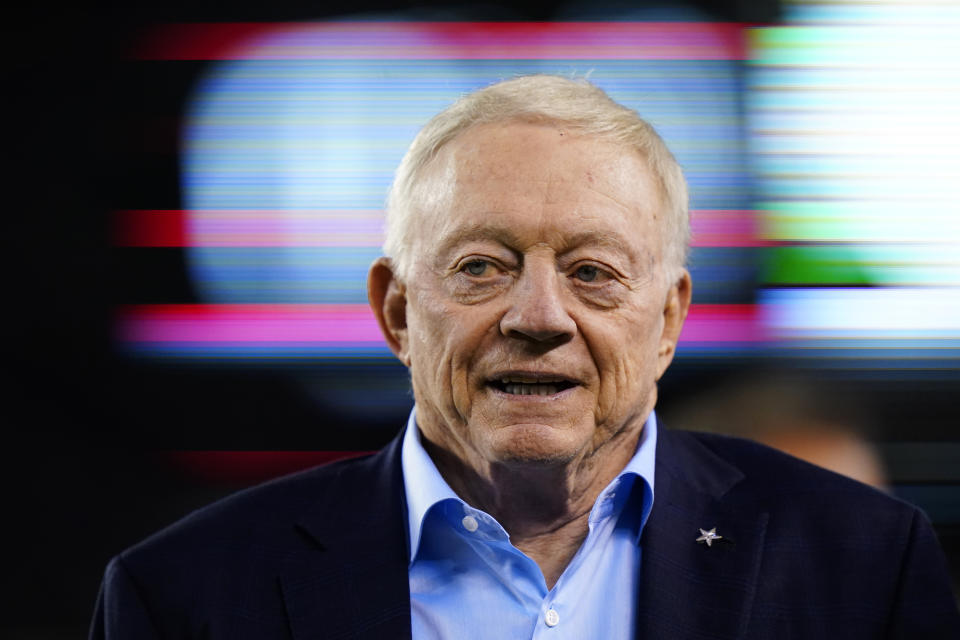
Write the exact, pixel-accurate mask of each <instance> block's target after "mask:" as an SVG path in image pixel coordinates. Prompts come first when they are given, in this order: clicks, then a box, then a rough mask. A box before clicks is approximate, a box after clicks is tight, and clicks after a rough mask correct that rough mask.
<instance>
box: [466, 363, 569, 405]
mask: <svg viewBox="0 0 960 640" xmlns="http://www.w3.org/2000/svg"><path fill="white" fill-rule="evenodd" d="M504 380H507V381H508V382H507V383H504V382H503V381H504ZM512 383H524V384H554V385H558V386H560V387H562V388H561V389H560V390H559V391H557V392H556V393H551V394H539V393H536V394H534V393H531V394H521V393H508V392H507V390H506V388H505V387H506V385H507V384H512ZM581 385H582V383H581V382H580V381H579V380H577V379H576V378H571V377H570V376H568V375H564V374H561V373H557V372H554V371H543V370H530V369H511V370H506V371H498V372H497V373H496V374H494V375H492V376H490V377H488V378H487V380H486V382H485V384H484V386H485V387H486V388H487V389H489V390H490V391H491V392H492V393H493V394H494V395H495V396H496V397H498V398H502V399H504V400H510V401H513V402H517V401H519V402H552V401H556V400H559V399H562V398H563V397H565V396H567V395H570V394H571V393H573V392H574V391H575V390H576V389H577V388H578V387H580V386H581Z"/></svg>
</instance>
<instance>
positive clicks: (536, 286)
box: [500, 260, 577, 343]
mask: <svg viewBox="0 0 960 640" xmlns="http://www.w3.org/2000/svg"><path fill="white" fill-rule="evenodd" d="M562 279H563V276H562V275H560V274H558V273H557V270H556V267H554V265H553V261H552V260H550V261H543V262H539V261H537V262H535V261H532V260H531V261H528V262H527V264H526V265H524V269H523V272H522V273H521V275H520V279H519V281H518V282H517V284H516V286H514V287H513V289H512V291H511V292H510V293H509V294H508V295H509V296H510V308H509V309H508V310H507V312H506V313H505V314H504V315H503V317H502V318H501V319H500V333H502V334H503V335H505V336H507V337H512V338H520V339H524V340H530V341H533V342H557V343H562V342H566V341H568V340H570V339H571V338H572V337H573V336H574V335H575V334H576V332H577V323H576V322H575V321H574V319H573V318H572V317H570V314H569V313H568V311H567V308H566V306H565V303H564V291H563V282H562Z"/></svg>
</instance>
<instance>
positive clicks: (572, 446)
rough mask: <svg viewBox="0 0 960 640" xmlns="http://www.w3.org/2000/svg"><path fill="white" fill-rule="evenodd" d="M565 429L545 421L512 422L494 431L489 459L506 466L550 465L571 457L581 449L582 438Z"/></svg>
mask: <svg viewBox="0 0 960 640" xmlns="http://www.w3.org/2000/svg"><path fill="white" fill-rule="evenodd" d="M576 435H578V434H575V433H572V432H571V431H570V430H569V429H558V428H556V427H553V426H550V425H545V424H515V425H510V426H508V427H502V428H500V429H498V430H497V432H496V433H495V434H493V437H492V438H491V442H490V443H489V444H490V447H489V450H490V454H491V455H490V460H491V461H493V462H500V463H503V464H508V465H531V466H541V467H550V466H557V465H564V464H567V463H569V462H570V461H572V460H574V459H575V458H576V457H577V455H578V454H579V453H580V452H581V451H582V449H583V442H581V440H582V438H577V437H576Z"/></svg>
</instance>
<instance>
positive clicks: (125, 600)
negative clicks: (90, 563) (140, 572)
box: [89, 556, 161, 640]
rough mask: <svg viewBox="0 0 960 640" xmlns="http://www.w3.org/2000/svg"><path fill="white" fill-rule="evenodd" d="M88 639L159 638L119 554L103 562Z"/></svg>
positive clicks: (150, 639) (138, 590)
mask: <svg viewBox="0 0 960 640" xmlns="http://www.w3.org/2000/svg"><path fill="white" fill-rule="evenodd" d="M89 637H90V640H159V638H160V637H161V636H160V634H159V632H158V631H157V627H156V625H155V624H154V623H153V620H152V619H151V617H150V612H149V610H148V608H147V605H146V603H145V602H144V600H143V597H142V596H141V593H140V589H139V588H138V587H137V585H136V583H135V582H134V580H133V578H132V577H131V576H130V573H129V572H128V571H127V569H126V567H125V566H124V565H123V560H121V558H120V557H119V556H117V557H115V558H114V559H113V560H111V561H110V564H108V565H107V570H106V572H105V573H104V577H103V584H101V585H100V594H99V595H98V596H97V604H96V608H95V610H94V614H93V622H92V623H91V625H90V636H89Z"/></svg>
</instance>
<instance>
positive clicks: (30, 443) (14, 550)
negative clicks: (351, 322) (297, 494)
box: [0, 0, 960, 638]
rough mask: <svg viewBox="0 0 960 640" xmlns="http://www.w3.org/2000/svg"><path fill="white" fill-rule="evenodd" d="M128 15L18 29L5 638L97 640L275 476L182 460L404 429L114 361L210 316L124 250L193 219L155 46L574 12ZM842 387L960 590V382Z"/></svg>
mask: <svg viewBox="0 0 960 640" xmlns="http://www.w3.org/2000/svg"><path fill="white" fill-rule="evenodd" d="M592 4H593V6H594V7H596V6H598V5H596V3H592ZM689 4H690V5H691V6H693V7H694V8H695V9H696V10H698V11H699V12H701V18H700V19H716V20H718V21H734V22H744V23H756V24H769V23H775V22H776V20H777V18H778V17H779V15H780V7H779V4H778V3H777V2H775V1H773V0H753V1H750V0H740V1H738V2H727V3H720V2H693V3H689ZM117 5H118V6H111V5H109V4H107V3H102V4H100V5H95V6H78V5H70V6H67V5H49V4H48V5H44V6H43V7H41V8H37V9H19V10H15V11H14V12H13V13H12V14H11V16H10V17H9V22H8V30H9V31H10V32H11V35H10V36H9V37H8V39H7V40H6V45H7V48H8V52H7V55H6V56H5V58H4V59H5V64H6V66H7V71H8V73H7V78H8V83H7V84H8V87H9V88H8V90H7V91H6V92H5V101H6V102H7V103H8V104H7V107H8V110H7V113H8V115H7V117H6V125H7V126H6V132H5V133H6V138H7V140H8V144H7V145H6V150H7V158H8V160H7V165H8V167H12V168H13V174H12V175H11V176H10V179H9V181H8V184H7V193H8V194H9V195H10V196H11V198H10V199H9V200H8V203H9V204H8V209H7V212H6V213H7V215H6V220H7V221H8V224H9V225H10V226H9V231H8V234H7V242H6V247H7V251H6V252H5V254H6V256H7V257H8V258H9V261H8V265H7V268H6V269H5V273H6V282H7V285H8V286H7V296H6V299H7V301H8V302H7V304H6V305H5V309H6V312H5V316H6V319H7V326H8V330H7V334H6V336H7V339H6V340H5V343H4V344H5V347H4V349H5V354H6V358H5V360H6V361H7V363H8V368H7V370H8V382H7V383H6V384H5V391H6V394H5V395H6V402H5V403H4V404H5V406H6V408H7V411H6V414H7V419H6V420H4V426H5V428H4V430H3V431H4V435H5V439H6V446H5V447H3V451H4V453H5V456H4V458H5V459H4V464H3V465H0V468H2V474H3V477H2V486H3V496H4V500H3V505H4V507H5V511H6V513H5V517H4V518H3V520H4V522H5V526H4V527H3V529H4V532H5V534H6V535H5V537H7V543H6V544H5V545H4V546H3V549H4V550H6V552H7V554H6V555H7V558H6V562H4V566H3V570H2V571H0V585H2V592H0V598H2V602H3V603H4V607H3V608H4V615H3V620H2V622H0V635H2V636H3V637H5V638H68V637H82V636H83V635H84V634H85V632H86V627H87V624H88V621H89V618H90V614H91V612H92V607H93V603H94V599H95V597H96V592H97V586H98V584H99V580H100V576H101V574H102V571H103V567H104V566H105V564H106V562H107V561H108V559H109V558H110V556H112V555H114V554H115V553H117V552H119V551H120V550H122V549H123V548H125V547H127V546H129V545H131V544H133V543H134V542H136V541H137V540H139V539H142V538H143V537H144V536H146V535H147V534H149V533H150V532H152V531H154V530H156V529H157V528H159V527H161V526H163V525H164V524H167V523H169V522H171V521H173V520H175V519H176V518H178V517H180V516H182V515H184V514H185V513H187V512H188V511H190V510H191V509H193V508H196V507H197V506H200V505H202V504H204V503H207V502H210V501H211V500H213V499H215V498H217V497H219V496H221V495H224V494H225V493H228V492H230V491H233V490H236V489H238V488H240V487H242V486H245V485H247V484H249V483H250V482H253V481H255V480H256V479H258V477H262V476H265V475H269V470H266V471H260V472H258V471H254V472H251V473H247V474H246V475H242V474H237V473H221V474H217V473H213V474H210V473H207V474H204V473H200V472H198V470H197V468H196V467H195V466H191V465H190V464H188V463H185V462H184V460H183V459H182V458H178V457H177V456H176V455H174V454H173V453H171V452H175V451H177V450H203V449H212V450H231V449H237V450H315V451H363V450H371V449H375V448H378V447H379V446H381V445H382V444H383V443H385V442H386V441H387V440H389V439H390V438H391V437H392V436H393V435H394V434H395V433H396V431H397V429H398V427H399V425H400V424H402V420H403V419H404V416H398V417H397V418H396V419H390V420H382V421H380V422H372V423H371V422H369V421H367V422H364V421H360V422H359V423H358V421H357V420H356V419H355V418H354V417H352V416H346V415H338V414H337V412H336V411H334V410H332V409H331V408H330V407H324V406H321V405H319V404H318V403H317V402H316V401H315V400H313V399H312V398H311V397H310V395H309V394H308V393H307V391H306V389H305V388H304V386H303V385H302V384H301V383H300V382H299V381H298V380H297V378H296V376H295V375H292V374H291V373H290V372H285V371H282V370H279V369H273V370H271V369H263V368H261V369H244V368H242V367H230V368H225V367H220V368H217V367H205V368H192V369H185V368H183V367H176V366H174V365H162V364H156V363H154V364H150V363H147V362H144V361H135V360H128V359H126V358H125V357H123V356H121V355H120V354H118V353H116V352H115V351H114V349H113V346H112V344H111V339H110V326H111V325H110V320H111V313H112V309H113V308H114V306H115V305H118V304H132V303H145V302H151V303H162V302H171V303H174V302H179V303H189V302H196V301H197V300H196V298H195V294H194V292H193V291H192V289H191V284H190V281H189V279H188V276H187V272H186V265H185V262H184V257H183V255H182V252H181V251H180V250H179V249H167V248H153V249H122V248H111V246H110V244H111V243H110V235H111V226H110V212H111V211H114V210H117V209H138V208H142V209H176V208H179V207H180V206H181V205H180V194H179V188H178V172H179V167H178V156H177V141H178V131H179V125H180V119H181V117H182V107H183V104H184V100H185V98H186V96H187V94H188V92H189V91H190V89H191V86H192V83H193V81H194V79H195V78H196V76H197V74H198V73H199V71H200V70H201V69H202V68H203V65H202V63H197V62H144V61H133V60H131V59H130V58H129V56H128V53H129V51H130V50H131V48H132V47H133V46H134V45H135V44H136V43H137V41H138V38H139V37H140V34H141V33H142V32H143V30H144V29H145V28H147V27H149V26H151V25H153V24H156V23H159V22H191V21H218V22H219V21H280V20H283V21H286V20H298V19H322V18H325V17H337V16H341V15H347V14H351V15H356V14H357V13H358V12H359V13H363V12H371V13H379V14H381V15H382V16H383V17H389V15H390V14H388V13H387V12H390V11H392V10H395V9H404V10H405V11H406V12H407V13H406V14H405V15H407V16H408V17H416V18H419V19H460V20H483V19H493V20H499V19H502V20H549V19H551V18H554V17H556V16H557V15H558V12H559V9H558V7H557V5H556V3H555V2H549V1H541V2H535V1H530V0H525V1H523V2H520V3H519V4H517V3H510V4H509V5H508V4H507V3H503V4H497V3H487V4H484V5H476V4H474V5H472V6H471V8H470V9H467V10H465V9H462V8H458V7H456V6H455V5H453V4H445V3H436V2H426V3H420V4H418V5H417V6H416V7H413V8H412V13H411V6H410V5H409V3H405V4H404V5H400V4H399V3H390V2H370V1H369V0H358V1H357V2H350V3H334V4H329V3H328V4H320V3H315V2H281V3H262V2H257V3H253V2H240V3H230V4H229V6H227V5H226V4H225V3H215V2H213V1H212V0H201V1H199V2H186V1H179V2H159V1H155V0H151V1H150V2H146V3H139V4H138V5H137V6H134V7H128V6H119V5H121V3H117ZM610 6H611V8H612V10H615V9H617V8H618V7H619V8H622V7H628V8H629V7H637V6H648V7H652V6H654V5H653V4H651V3H644V2H633V3H621V4H619V5H614V4H611V5H610ZM350 366H351V365H348V364H344V365H342V367H341V368H337V367H328V369H327V370H326V372H325V373H324V375H330V376H339V375H349V373H350ZM773 366H774V365H771V363H770V362H768V361H761V360H756V361H752V360H749V359H745V360H738V361H736V362H732V361H702V362H696V361H683V362H680V363H678V364H677V365H675V366H674V369H672V370H671V372H670V374H668V376H667V377H666V379H665V380H664V382H663V384H662V386H661V403H660V406H661V407H662V408H663V411H664V413H667V414H669V412H670V408H671V405H674V406H675V405H677V404H679V403H680V402H686V401H687V400H688V398H690V397H691V396H693V395H696V394H699V393H706V392H710V391H711V390H716V389H722V388H723V387H722V385H723V384H729V383H730V381H731V379H733V378H742V379H749V378H750V376H763V375H765V374H767V373H768V372H769V370H770V369H771V367H773ZM391 367H392V368H393V369H399V365H391ZM774 368H776V367H774ZM808 375H809V374H808ZM825 376H827V374H823V375H818V376H817V377H818V378H820V379H819V381H818V382H819V383H820V384H821V385H822V386H821V388H823V389H829V392H824V394H823V396H822V400H823V401H822V402H818V403H817V406H816V407H813V408H811V411H813V412H821V413H822V414H823V415H825V416H826V417H827V418H828V419H829V418H832V417H836V416H838V415H839V416H842V414H844V413H845V412H848V411H850V410H851V409H850V407H856V408H857V409H856V412H857V413H858V420H860V421H861V422H863V423H866V424H869V433H868V435H869V437H870V438H871V439H872V440H875V441H877V442H879V443H881V451H882V452H884V455H885V456H886V458H887V462H888V464H889V466H890V471H891V475H892V479H893V481H894V482H895V483H899V484H900V485H902V486H904V487H907V488H908V489H910V487H912V488H913V489H915V494H916V495H920V494H923V490H924V489H925V488H929V487H931V486H932V487H933V489H937V488H939V489H941V491H940V493H936V492H935V493H934V494H930V495H932V496H933V497H932V498H926V500H927V501H928V503H927V504H924V505H922V506H924V507H925V508H928V511H930V512H931V516H932V517H933V519H934V520H935V524H936V525H937V528H938V532H939V534H940V535H941V540H942V541H943V543H944V545H945V547H946V548H947V550H948V552H949V553H950V554H951V558H952V562H953V567H954V573H955V575H956V574H957V573H960V571H958V570H957V564H958V558H960V525H958V524H957V522H956V521H955V520H953V519H952V518H951V517H949V514H950V513H955V512H956V510H957V506H956V496H957V491H956V488H955V486H956V485H957V484H960V478H958V477H956V476H957V475H960V474H958V472H956V471H951V470H950V469H948V468H947V467H946V463H944V462H943V459H942V458H938V459H937V460H940V461H939V462H938V461H937V460H933V462H930V459H929V458H924V456H925V455H927V454H928V453H929V451H930V449H927V450H925V451H926V453H925V452H924V451H919V452H918V451H917V450H911V449H909V448H904V447H902V446H900V443H901V442H902V441H911V442H926V443H936V444H935V445H934V447H935V448H936V447H939V448H941V451H943V450H948V449H949V447H954V448H955V447H957V442H956V440H957V436H956V435H955V434H953V433H952V432H951V430H952V427H954V426H956V425H957V424H958V423H960V420H958V418H960V410H958V408H957V403H956V401H955V399H954V398H955V395H956V391H957V389H958V384H957V382H956V377H955V376H954V378H953V379H952V380H951V379H944V378H942V377H940V378H931V377H929V376H924V375H922V372H920V373H919V374H917V375H915V376H911V377H906V376H901V377H899V378H896V377H894V378H887V379H880V378H878V379H876V380H870V379H863V378H860V379H857V380H852V379H847V378H845V377H843V376H839V375H837V376H834V377H832V378H831V377H825ZM824 383H825V384H824ZM944 447H946V448H947V449H943V448H944ZM925 460H926V462H925ZM302 463H303V462H302V459H301V460H300V462H299V464H302ZM944 488H947V489H949V490H950V491H949V492H948V493H945V492H944V491H942V489H944ZM907 492H908V493H909V491H907ZM917 492H919V493H917ZM924 495H926V494H924ZM938 505H939V506H938Z"/></svg>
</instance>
